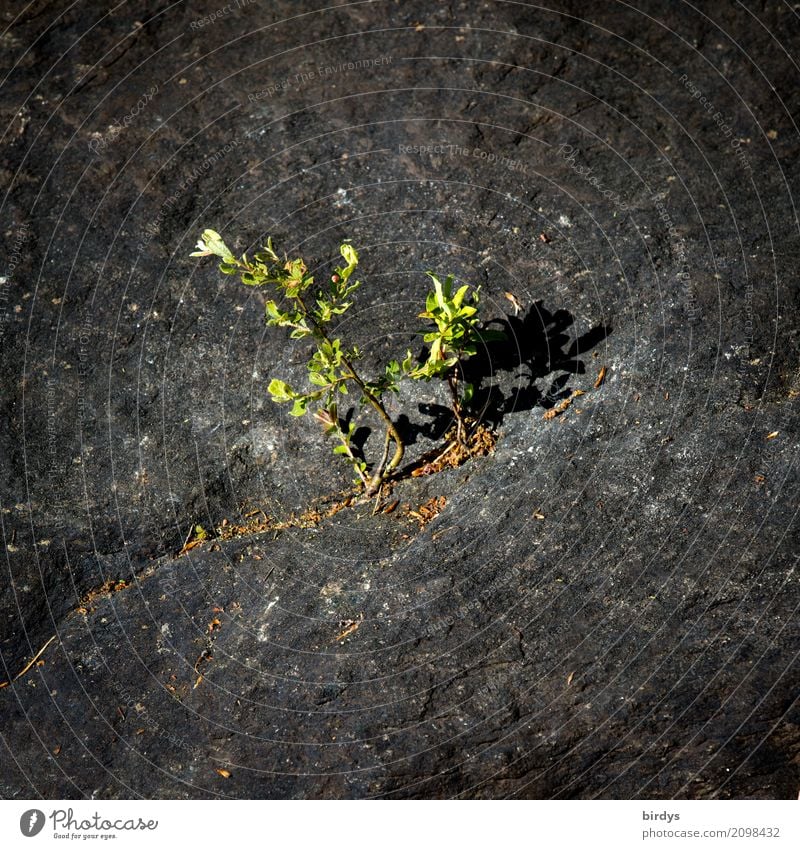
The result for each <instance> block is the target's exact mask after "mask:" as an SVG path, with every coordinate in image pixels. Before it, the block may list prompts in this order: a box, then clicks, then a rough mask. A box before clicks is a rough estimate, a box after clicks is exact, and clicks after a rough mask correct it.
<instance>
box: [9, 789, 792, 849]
mask: <svg viewBox="0 0 800 849" xmlns="http://www.w3.org/2000/svg"><path fill="white" fill-rule="evenodd" d="M799 825H800V803H798V802H796V801H795V802H772V801H744V802H739V801H736V802H731V801H704V802H684V801H682V802H663V801H643V802H629V801H624V802H622V801H620V802H615V801H586V802H582V801H557V802H538V801H496V802H495V801H476V802H470V801H462V802H456V801H437V802H434V801H409V802H399V801H398V802H391V801H357V802H356V801H349V802H348V801H343V802H334V801H318V802H317V801H313V802H311V801H297V802H285V801H280V802H272V801H237V802H231V801H206V802H203V801H199V802H195V801H189V802H181V801H146V800H145V801H127V802H111V801H109V802H105V801H89V802H85V801H73V802H44V801H42V800H29V801H13V802H12V801H4V802H0V845H2V846H3V847H6V846H15V847H16V846H26V847H32V846H35V845H36V844H37V843H39V844H41V843H43V842H47V843H48V845H52V841H57V842H58V844H59V845H66V844H67V843H77V842H80V843H82V844H86V843H87V842H91V843H93V844H95V845H97V844H101V843H102V844H106V845H113V846H117V847H122V846H135V845H139V846H155V847H161V846H164V847H167V846H168V847H178V846H180V847H186V846H191V847H195V846H196V847H202V849H215V847H220V849H229V847H230V849H233V847H239V846H259V847H260V846H264V847H267V846H269V847H271V846H291V847H295V846H299V847H306V846H308V847H315V849H322V847H336V849H342V847H346V849H365V847H375V849H384V847H386V849H394V847H398V849H399V847H402V849H410V847H421V848H422V849H427V847H431V846H436V845H437V844H438V845H442V846H447V847H451V846H452V847H458V849H462V847H464V848H465V849H471V847H476V849H477V847H480V849H487V847H495V846H496V847H501V849H506V847H510V846H514V847H517V846H521V847H539V846H543V847H550V846H558V847H580V849H584V847H601V849H602V848H603V847H613V849H620V847H621V848H622V849H626V847H633V846H641V847H663V849H666V847H674V846H684V847H716V849H722V847H726V846H734V847H738V849H748V848H749V847H755V846H759V847H763V849H767V847H774V849H789V847H793V849H794V847H798V846H800V828H799V827H798V826H799Z"/></svg>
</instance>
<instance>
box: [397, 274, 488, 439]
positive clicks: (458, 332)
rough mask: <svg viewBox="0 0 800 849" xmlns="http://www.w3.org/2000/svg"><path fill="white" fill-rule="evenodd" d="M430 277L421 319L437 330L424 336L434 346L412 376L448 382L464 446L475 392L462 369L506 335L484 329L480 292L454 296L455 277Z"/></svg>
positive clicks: (463, 288) (458, 434)
mask: <svg viewBox="0 0 800 849" xmlns="http://www.w3.org/2000/svg"><path fill="white" fill-rule="evenodd" d="M428 277H430V278H431V280H432V281H433V291H432V292H430V293H429V294H428V297H427V300H426V303H425V311H424V312H422V313H420V316H419V317H420V318H425V319H427V320H428V321H430V322H432V323H433V325H434V328H433V329H432V330H429V331H428V332H427V333H425V335H424V336H423V339H424V340H425V342H427V343H428V344H429V346H430V347H429V348H428V357H427V360H426V361H425V362H424V363H423V364H422V365H421V366H419V367H418V368H416V369H415V370H414V371H413V372H411V377H413V378H415V379H423V380H431V378H434V377H440V378H444V379H445V380H446V381H447V385H448V386H449V388H450V396H451V404H452V409H453V416H454V418H455V421H456V441H457V442H459V443H461V444H462V445H463V444H464V443H465V441H466V438H467V435H468V434H467V426H466V421H465V419H464V409H465V407H466V406H467V405H468V404H469V402H470V401H471V400H472V396H473V393H474V391H475V388H474V386H473V385H472V384H471V383H467V382H465V381H462V380H460V372H461V366H462V364H463V361H464V360H465V359H466V358H467V357H471V356H473V355H475V354H477V353H478V345H479V344H480V343H482V342H490V341H494V340H499V339H504V338H505V334H504V333H501V332H500V331H497V330H484V329H481V327H480V321H479V318H478V305H479V294H478V290H477V289H472V290H471V291H470V287H469V285H464V286H461V287H460V288H459V289H457V290H456V291H455V293H454V292H453V283H454V281H455V278H454V277H453V275H452V274H450V275H448V276H447V277H446V278H445V281H444V283H442V281H441V280H439V278H438V277H437V276H436V275H435V274H433V273H432V272H430V271H429V272H428Z"/></svg>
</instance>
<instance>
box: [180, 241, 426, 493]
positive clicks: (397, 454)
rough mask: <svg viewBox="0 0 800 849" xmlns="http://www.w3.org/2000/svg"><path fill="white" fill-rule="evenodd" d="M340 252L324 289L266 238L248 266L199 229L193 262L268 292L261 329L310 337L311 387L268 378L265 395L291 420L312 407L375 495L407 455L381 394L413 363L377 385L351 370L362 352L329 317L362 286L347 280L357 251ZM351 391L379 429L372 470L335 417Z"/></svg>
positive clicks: (350, 431) (394, 368)
mask: <svg viewBox="0 0 800 849" xmlns="http://www.w3.org/2000/svg"><path fill="white" fill-rule="evenodd" d="M340 253H341V255H342V257H343V259H344V260H345V265H343V266H340V267H337V268H336V269H335V270H334V273H333V274H332V275H331V276H330V278H329V279H328V280H327V281H326V283H325V284H324V285H319V284H317V283H316V282H315V280H314V277H313V276H312V275H310V274H309V273H308V268H307V267H306V264H305V262H304V261H303V260H302V259H300V258H297V259H287V258H285V257H284V258H281V257H279V256H278V254H277V253H276V252H275V250H274V248H273V246H272V239H269V240H268V241H267V244H266V246H265V247H264V248H263V249H262V250H261V251H259V252H257V253H255V254H254V255H253V259H252V260H250V259H248V257H247V254H244V255H243V256H242V257H241V258H240V259H237V258H236V257H235V256H234V254H233V253H232V252H231V251H230V249H229V248H228V247H227V245H226V244H225V242H223V240H222V238H221V237H220V235H219V234H218V233H216V232H215V231H214V230H205V231H204V232H203V235H202V238H201V239H200V241H199V242H198V243H197V250H196V251H195V252H194V253H192V256H212V255H213V256H217V257H219V258H220V259H221V260H222V261H221V263H220V266H219V269H220V271H222V273H223V274H232V275H235V274H238V275H239V276H240V279H241V281H242V283H244V284H245V285H247V286H272V287H274V289H275V291H276V295H277V296H278V297H276V298H275V299H274V300H268V301H267V304H266V315H267V324H270V325H276V326H278V327H288V328H291V333H290V336H291V338H292V339H304V338H307V337H310V338H311V339H313V341H314V343H315V350H314V352H313V354H312V355H311V357H310V359H309V360H308V379H309V382H310V383H311V385H312V387H313V388H312V389H311V390H310V391H308V392H302V391H297V390H296V389H293V388H292V387H291V386H289V385H288V384H287V383H285V382H284V381H282V380H278V379H277V378H274V379H273V380H271V381H270V384H269V386H268V387H267V389H268V391H269V393H270V395H271V396H272V399H273V400H274V401H277V402H279V403H282V402H291V404H292V408H291V410H290V413H291V415H293V416H302V415H304V414H305V413H306V411H307V410H308V408H309V406H314V407H315V408H316V409H315V413H314V415H315V417H316V418H317V420H318V421H319V422H320V423H321V424H322V425H323V427H324V429H325V433H326V434H328V435H330V436H333V437H334V438H335V439H336V440H337V441H338V444H337V445H336V447H335V448H334V449H333V450H334V452H335V453H336V454H341V455H343V456H344V457H346V458H347V460H348V461H349V462H350V464H351V465H352V467H353V469H354V470H355V472H356V475H357V479H358V480H359V481H360V482H361V483H362V484H363V485H364V488H365V490H366V492H367V494H374V493H375V492H377V490H378V489H379V488H380V486H381V484H382V483H383V481H384V480H385V479H386V477H387V476H388V475H389V474H390V473H391V472H392V471H393V470H394V469H396V468H397V467H398V466H399V464H400V462H401V460H402V459H403V454H404V451H405V446H404V444H403V440H402V438H401V436H400V433H399V432H398V430H397V427H396V425H395V424H394V422H393V421H392V418H391V416H390V415H389V414H388V412H387V411H386V408H385V406H384V404H383V400H382V399H383V396H384V395H385V394H386V393H387V392H397V391H398V381H399V379H400V377H401V376H402V375H403V374H410V373H411V372H412V371H413V369H414V362H413V358H412V355H411V352H410V351H409V352H408V353H407V355H406V358H405V359H404V360H403V361H402V362H398V361H397V360H392V361H391V362H389V363H388V364H387V365H386V366H385V368H384V371H383V374H382V375H380V377H379V378H378V379H376V380H367V379H366V378H365V377H363V376H362V375H361V374H360V373H359V372H358V371H357V370H356V366H355V363H356V362H357V361H358V360H359V359H361V352H360V351H359V350H358V348H356V347H355V346H353V347H349V348H348V347H346V346H345V345H344V344H343V343H342V340H341V339H339V338H338V337H337V336H335V335H334V333H333V332H332V330H331V324H332V322H333V321H334V319H336V318H337V317H339V316H342V315H343V314H344V313H345V312H347V310H348V309H349V308H350V307H351V306H352V301H350V300H349V297H350V295H352V294H353V292H355V291H356V289H358V287H359V286H360V285H361V283H360V282H359V281H358V280H354V279H353V272H354V271H355V268H356V266H357V265H358V253H357V252H356V250H355V248H354V247H353V246H352V245H351V244H349V243H348V242H345V243H343V244H342V245H341V247H340ZM352 386H354V387H355V388H356V389H357V390H358V399H359V403H360V404H361V405H369V406H371V407H372V408H373V409H374V410H375V412H376V413H377V414H378V416H379V417H380V419H381V420H382V422H383V425H384V428H385V436H384V448H383V455H382V456H381V459H380V461H379V462H378V463H377V464H376V465H375V466H374V468H373V469H372V471H371V472H370V471H369V467H368V465H367V462H366V460H364V458H363V457H361V456H360V454H359V453H357V452H356V451H355V450H354V447H353V442H352V440H353V435H354V433H355V431H356V423H355V421H353V420H352V419H349V420H347V421H344V420H342V419H341V418H340V417H339V411H338V405H337V400H338V398H339V396H341V395H347V394H348V393H349V388H350V387H352ZM392 446H394V450H392Z"/></svg>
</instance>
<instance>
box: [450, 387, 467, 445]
mask: <svg viewBox="0 0 800 849" xmlns="http://www.w3.org/2000/svg"><path fill="white" fill-rule="evenodd" d="M447 385H448V386H449V387H450V394H451V395H452V396H453V415H454V416H455V419H456V440H457V441H458V442H460V443H461V444H462V445H463V444H464V417H463V415H462V414H461V401H460V400H459V398H458V377H457V375H456V373H455V372H454V371H451V372H450V374H448V375H447Z"/></svg>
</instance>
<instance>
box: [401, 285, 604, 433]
mask: <svg viewBox="0 0 800 849" xmlns="http://www.w3.org/2000/svg"><path fill="white" fill-rule="evenodd" d="M574 323H575V317H574V316H573V315H572V313H570V312H569V310H566V309H558V310H556V311H555V312H550V310H548V309H547V308H546V307H545V306H544V304H543V302H542V301H537V302H536V303H534V304H533V305H532V306H531V308H530V309H529V310H528V312H527V313H526V314H525V315H523V316H515V315H506V316H505V318H496V319H492V320H491V321H489V322H487V325H486V326H487V327H488V328H490V329H492V330H501V331H503V333H505V336H506V338H505V339H504V340H501V341H493V342H490V343H488V344H486V345H485V346H483V348H482V349H481V350H479V352H478V353H477V354H476V355H475V356H473V357H470V358H469V359H468V360H466V362H464V364H463V368H462V373H461V378H460V379H461V380H463V381H465V382H467V383H471V384H472V385H473V386H474V394H473V397H472V401H471V402H470V410H471V412H472V413H473V414H475V415H477V416H478V417H479V418H480V420H481V421H483V422H484V423H486V424H487V425H489V426H490V427H493V428H494V427H498V426H499V425H500V424H502V422H503V419H504V418H505V416H506V415H507V414H509V413H512V412H524V411H525V410H531V409H533V408H534V407H537V406H538V407H542V408H543V409H549V408H551V407H553V406H555V405H556V404H557V403H558V402H559V401H561V400H562V399H564V398H566V397H567V396H568V395H569V394H570V392H571V389H570V388H569V387H568V384H569V380H570V377H571V376H573V375H576V374H585V372H586V366H585V364H584V362H583V361H582V360H581V359H580V357H581V355H582V354H585V353H587V352H589V351H591V350H592V348H594V347H595V346H596V345H598V344H599V343H600V342H602V341H603V340H604V339H606V337H608V336H609V334H610V333H611V332H612V330H613V328H611V327H608V326H604V325H597V326H596V327H593V328H591V329H590V330H589V331H587V332H586V333H584V334H583V335H581V336H579V337H577V338H575V337H573V336H571V335H570V334H569V333H568V332H567V331H568V330H569V328H570V327H572V326H573V325H574ZM548 375H556V376H555V377H554V378H553V380H552V382H551V383H550V386H549V387H547V389H545V390H542V389H540V388H539V386H538V385H537V382H538V381H540V380H542V379H543V378H546V377H547V376H548ZM419 411H420V412H421V413H423V414H424V415H426V416H429V417H430V418H431V420H430V421H429V422H427V423H426V424H424V425H421V426H420V425H417V424H414V423H412V422H411V421H409V419H408V418H407V417H406V416H401V417H400V421H399V422H398V428H399V430H400V432H401V434H402V435H403V438H404V439H405V440H406V443H407V444H408V445H412V444H414V443H415V442H416V440H417V438H418V437H419V436H424V437H426V438H427V439H431V440H438V439H441V438H442V436H444V434H445V432H446V431H447V430H448V429H449V428H450V427H451V426H452V424H453V411H452V410H451V409H450V408H449V407H445V406H442V405H440V404H420V405H419Z"/></svg>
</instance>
